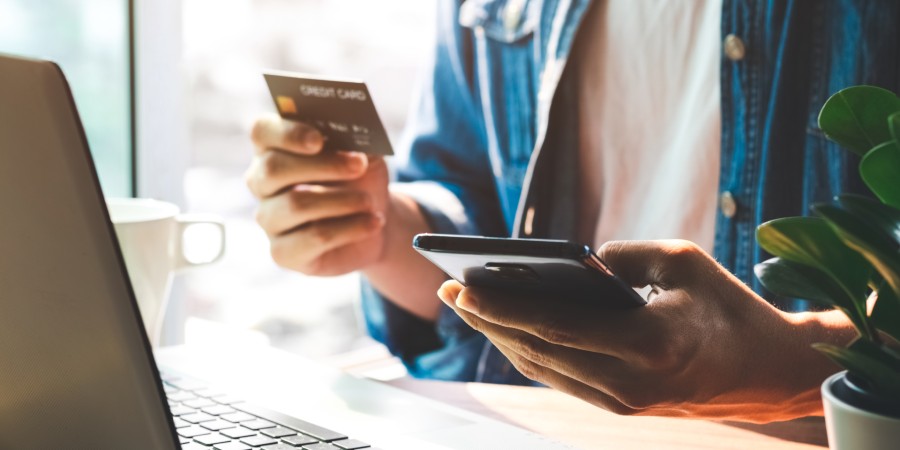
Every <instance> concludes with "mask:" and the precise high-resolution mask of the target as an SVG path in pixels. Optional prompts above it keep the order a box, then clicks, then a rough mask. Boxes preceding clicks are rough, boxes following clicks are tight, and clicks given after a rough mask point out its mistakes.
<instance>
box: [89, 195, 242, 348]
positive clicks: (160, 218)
mask: <svg viewBox="0 0 900 450" xmlns="http://www.w3.org/2000/svg"><path fill="white" fill-rule="evenodd" d="M106 205H107V208H108V209H109V215H110V219H111V220H112V222H113V226H114V227H115V229H116V236H117V237H118V240H119V247H120V248H121V249H122V255H123V256H124V258H125V266H126V268H127V269H128V277H129V278H130V279H131V286H132V288H133V289H134V294H135V297H136V298H137V302H138V308H139V309H140V311H141V317H142V318H143V320H144V327H145V328H146V329H147V336H148V337H149V339H150V344H151V345H152V346H153V347H157V346H159V340H160V335H161V333H162V323H163V318H164V317H165V315H166V306H167V303H168V297H169V291H170V289H171V287H172V276H173V275H174V274H175V273H176V272H177V271H179V270H182V269H185V268H188V267H194V266H202V265H205V264H209V263H212V262H215V261H218V260H219V259H221V258H222V255H223V254H224V253H225V225H224V224H223V223H222V221H221V220H218V219H216V218H213V217H210V216H209V215H195V214H180V213H179V209H178V206H176V205H174V204H172V203H168V202H162V201H158V200H152V199H146V198H107V199H106ZM197 224H206V225H207V226H208V225H212V226H214V227H215V228H216V229H217V230H218V233H219V239H218V240H217V241H218V249H217V251H216V252H215V253H214V254H213V255H212V257H210V258H208V259H206V260H203V261H199V262H197V261H191V260H190V259H188V258H187V257H186V256H185V245H184V244H185V230H187V228H188V227H191V226H193V225H197Z"/></svg>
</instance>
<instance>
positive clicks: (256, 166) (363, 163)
mask: <svg viewBox="0 0 900 450" xmlns="http://www.w3.org/2000/svg"><path fill="white" fill-rule="evenodd" d="M368 164H369V161H368V158H367V157H366V155H365V154H364V153H359V152H329V153H322V154H320V155H315V156H302V155H296V154H292V153H288V152H285V151H281V150H268V151H266V152H263V153H261V154H259V155H257V156H256V157H254V158H253V161H252V162H251V163H250V168H249V169H248V170H247V175H246V181H247V187H249V188H250V191H251V192H252V193H253V195H255V196H256V197H258V198H266V197H270V196H272V195H275V194H276V193H278V192H281V191H282V190H284V189H285V188H287V187H288V186H291V185H295V184H301V183H323V182H332V181H350V180H355V179H358V178H360V177H362V176H363V175H365V173H366V169H367V167H368Z"/></svg>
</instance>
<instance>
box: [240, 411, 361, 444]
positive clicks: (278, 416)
mask: <svg viewBox="0 0 900 450" xmlns="http://www.w3.org/2000/svg"><path fill="white" fill-rule="evenodd" d="M234 408H235V409H239V410H242V411H246V412H248V413H250V414H253V415H256V416H259V417H261V418H263V419H266V420H272V421H275V422H278V423H280V424H282V425H284V426H286V427H288V428H293V429H295V430H297V431H299V432H301V433H303V434H308V435H310V436H312V437H314V438H316V439H318V440H320V441H336V440H338V439H347V436H344V435H343V434H341V433H338V432H336V431H332V430H329V429H328V428H325V427H320V426H318V425H315V424H312V423H309V422H307V421H305V420H300V419H297V418H294V417H291V416H288V415H286V414H282V413H279V412H275V411H272V410H270V409H267V408H263V407H261V406H256V405H251V404H249V403H241V404H239V405H234Z"/></svg>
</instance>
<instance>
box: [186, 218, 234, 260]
mask: <svg viewBox="0 0 900 450" xmlns="http://www.w3.org/2000/svg"><path fill="white" fill-rule="evenodd" d="M175 223H176V224H177V225H178V230H177V232H178V239H177V240H176V241H175V242H176V247H175V270H181V269H185V268H188V267H197V266H203V265H206V264H210V263H214V262H216V261H218V260H220V259H222V256H223V255H224V254H225V223H224V222H222V220H220V219H219V218H218V217H217V216H214V215H210V214H196V213H188V214H179V215H178V216H176V217H175ZM199 224H204V225H213V226H215V227H216V228H218V229H219V252H218V253H216V256H214V257H213V258H212V259H210V260H209V261H203V262H193V261H189V260H188V259H187V258H185V257H184V232H185V230H187V229H188V228H189V227H191V226H193V225H199Z"/></svg>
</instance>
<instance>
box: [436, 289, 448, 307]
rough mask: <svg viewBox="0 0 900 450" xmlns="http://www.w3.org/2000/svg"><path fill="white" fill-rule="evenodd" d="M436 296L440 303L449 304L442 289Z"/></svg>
mask: <svg viewBox="0 0 900 450" xmlns="http://www.w3.org/2000/svg"><path fill="white" fill-rule="evenodd" d="M437 296H438V298H439V299H441V301H442V302H444V303H447V304H450V299H449V298H447V293H446V292H445V291H444V290H443V289H438V291H437Z"/></svg>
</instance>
